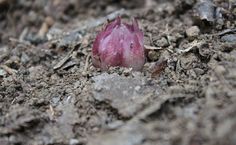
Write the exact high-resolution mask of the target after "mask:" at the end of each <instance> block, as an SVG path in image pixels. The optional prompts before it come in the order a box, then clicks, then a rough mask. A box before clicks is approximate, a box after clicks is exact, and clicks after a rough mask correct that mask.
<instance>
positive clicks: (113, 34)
mask: <svg viewBox="0 0 236 145" xmlns="http://www.w3.org/2000/svg"><path fill="white" fill-rule="evenodd" d="M92 61H93V64H94V66H95V67H100V68H101V69H102V70H106V69H108V68H109V67H110V66H121V67H129V68H132V69H133V70H141V69H142V68H143V65H144V63H145V54H144V43H143V32H142V31H141V30H140V29H139V27H138V23H137V21H136V20H135V19H133V22H132V25H130V24H127V23H123V22H121V18H120V17H117V18H116V19H115V20H114V21H113V22H111V23H109V24H107V26H106V27H105V29H104V30H102V31H101V32H100V33H99V34H98V35H97V37H96V39H95V41H94V43H93V49H92Z"/></svg>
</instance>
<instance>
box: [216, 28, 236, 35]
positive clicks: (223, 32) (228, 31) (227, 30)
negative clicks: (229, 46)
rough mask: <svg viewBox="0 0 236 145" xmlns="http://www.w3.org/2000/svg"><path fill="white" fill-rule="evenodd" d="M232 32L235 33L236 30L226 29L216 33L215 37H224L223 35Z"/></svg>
mask: <svg viewBox="0 0 236 145" xmlns="http://www.w3.org/2000/svg"><path fill="white" fill-rule="evenodd" d="M233 32H236V28H234V29H226V30H224V31H222V32H219V33H217V34H216V35H218V36H223V35H225V34H228V33H233Z"/></svg>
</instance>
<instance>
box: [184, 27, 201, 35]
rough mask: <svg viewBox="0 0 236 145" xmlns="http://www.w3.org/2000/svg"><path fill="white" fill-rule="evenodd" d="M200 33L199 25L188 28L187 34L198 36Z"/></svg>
mask: <svg viewBox="0 0 236 145" xmlns="http://www.w3.org/2000/svg"><path fill="white" fill-rule="evenodd" d="M199 34H200V29H199V28H198V26H192V27H190V28H188V29H187V30H186V35H187V36H188V37H190V38H193V37H196V36H198V35H199Z"/></svg>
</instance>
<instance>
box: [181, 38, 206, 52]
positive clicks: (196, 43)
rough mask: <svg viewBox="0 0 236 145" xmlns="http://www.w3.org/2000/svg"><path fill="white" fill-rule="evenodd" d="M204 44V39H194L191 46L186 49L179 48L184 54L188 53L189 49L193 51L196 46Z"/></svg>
mask: <svg viewBox="0 0 236 145" xmlns="http://www.w3.org/2000/svg"><path fill="white" fill-rule="evenodd" d="M202 44H203V41H200V42H197V41H193V42H192V43H191V44H190V46H189V47H188V48H186V49H184V50H177V52H178V53H180V54H182V53H187V52H189V51H191V50H192V49H193V48H194V47H197V46H200V45H202Z"/></svg>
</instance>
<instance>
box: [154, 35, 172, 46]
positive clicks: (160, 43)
mask: <svg viewBox="0 0 236 145" xmlns="http://www.w3.org/2000/svg"><path fill="white" fill-rule="evenodd" d="M156 45H157V46H159V47H166V46H169V43H168V41H167V40H166V38H164V37H162V38H161V39H159V40H157V41H156Z"/></svg>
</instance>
